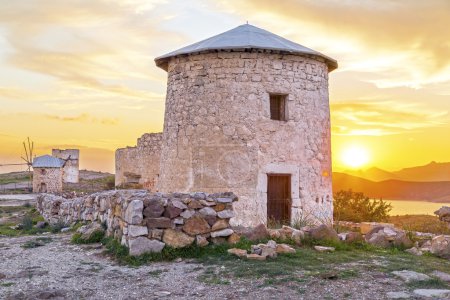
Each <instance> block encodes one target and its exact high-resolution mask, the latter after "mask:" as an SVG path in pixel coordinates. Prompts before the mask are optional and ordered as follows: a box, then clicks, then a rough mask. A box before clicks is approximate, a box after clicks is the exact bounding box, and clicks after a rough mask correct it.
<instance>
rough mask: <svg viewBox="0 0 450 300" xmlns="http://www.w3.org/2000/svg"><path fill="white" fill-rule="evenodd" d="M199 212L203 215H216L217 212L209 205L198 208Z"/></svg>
mask: <svg viewBox="0 0 450 300" xmlns="http://www.w3.org/2000/svg"><path fill="white" fill-rule="evenodd" d="M198 212H199V213H200V214H202V215H203V216H216V215H217V213H216V211H215V210H214V209H212V208H211V207H204V208H202V209H200V210H199V211H198Z"/></svg>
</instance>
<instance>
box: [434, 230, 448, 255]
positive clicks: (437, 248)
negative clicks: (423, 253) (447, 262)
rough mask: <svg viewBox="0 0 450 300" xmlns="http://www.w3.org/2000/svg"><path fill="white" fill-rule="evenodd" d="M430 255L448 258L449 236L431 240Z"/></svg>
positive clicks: (440, 236)
mask: <svg viewBox="0 0 450 300" xmlns="http://www.w3.org/2000/svg"><path fill="white" fill-rule="evenodd" d="M430 250H431V253H433V254H435V255H437V256H440V257H444V258H450V236H448V235H447V236H445V235H439V236H436V237H434V238H433V239H432V240H431V247H430Z"/></svg>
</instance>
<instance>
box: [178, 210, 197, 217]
mask: <svg viewBox="0 0 450 300" xmlns="http://www.w3.org/2000/svg"><path fill="white" fill-rule="evenodd" d="M193 215H195V211H194V210H189V209H188V210H185V211H183V212H182V213H181V214H180V216H181V217H183V218H185V219H189V218H190V217H192V216H193Z"/></svg>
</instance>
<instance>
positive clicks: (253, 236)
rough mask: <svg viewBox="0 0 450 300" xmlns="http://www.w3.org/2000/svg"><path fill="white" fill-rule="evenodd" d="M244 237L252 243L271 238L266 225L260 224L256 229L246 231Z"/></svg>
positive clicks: (243, 233)
mask: <svg viewBox="0 0 450 300" xmlns="http://www.w3.org/2000/svg"><path fill="white" fill-rule="evenodd" d="M242 235H243V236H245V237H246V238H247V239H248V240H250V241H257V240H262V239H265V238H267V237H269V232H268V231H267V228H266V225H264V224H259V225H258V226H256V227H254V228H250V229H246V230H244V231H243V232H242Z"/></svg>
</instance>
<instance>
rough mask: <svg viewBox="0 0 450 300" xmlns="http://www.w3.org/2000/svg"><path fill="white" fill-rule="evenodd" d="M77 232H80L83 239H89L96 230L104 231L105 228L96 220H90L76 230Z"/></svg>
mask: <svg viewBox="0 0 450 300" xmlns="http://www.w3.org/2000/svg"><path fill="white" fill-rule="evenodd" d="M77 232H78V233H80V234H81V238H82V239H83V240H89V239H91V238H92V237H93V236H94V235H95V234H97V233H98V232H100V233H104V232H105V229H104V228H103V227H102V225H100V224H99V223H97V222H92V223H90V224H88V225H84V226H81V227H80V228H79V229H78V230H77Z"/></svg>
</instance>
